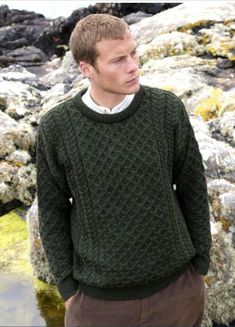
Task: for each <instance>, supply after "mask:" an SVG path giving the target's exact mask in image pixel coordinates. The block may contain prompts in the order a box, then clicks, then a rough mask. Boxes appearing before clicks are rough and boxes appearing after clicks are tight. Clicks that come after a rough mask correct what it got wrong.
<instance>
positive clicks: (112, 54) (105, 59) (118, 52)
mask: <svg viewBox="0 0 235 327" xmlns="http://www.w3.org/2000/svg"><path fill="white" fill-rule="evenodd" d="M96 50H97V54H98V56H97V59H96V63H95V65H94V66H91V65H90V71H89V76H88V75H87V77H89V79H90V83H91V91H92V93H93V94H95V95H98V98H99V97H102V96H103V97H105V96H108V97H110V95H115V96H116V98H117V97H120V100H121V99H122V98H123V96H124V95H127V94H132V93H136V92H137V91H138V90H139V58H138V55H137V53H136V42H135V40H134V38H133V36H132V35H131V33H130V32H129V31H126V33H125V35H124V37H123V39H117V40H113V39H110V40H109V39H108V40H106V39H103V40H101V41H100V42H98V43H97V44H96Z"/></svg>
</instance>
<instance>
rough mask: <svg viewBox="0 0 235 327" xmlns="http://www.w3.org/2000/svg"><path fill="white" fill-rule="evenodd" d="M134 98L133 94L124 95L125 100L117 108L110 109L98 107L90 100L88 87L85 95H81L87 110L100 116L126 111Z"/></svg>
mask: <svg viewBox="0 0 235 327" xmlns="http://www.w3.org/2000/svg"><path fill="white" fill-rule="evenodd" d="M134 96H135V94H128V95H126V96H125V98H124V99H123V100H122V102H120V103H119V104H118V105H117V106H115V107H113V108H112V109H110V108H107V107H103V106H99V105H98V104H96V103H95V102H94V101H93V99H92V98H91V94H90V87H89V88H88V89H87V91H86V93H85V94H83V96H82V101H83V102H84V103H85V105H86V106H87V107H88V108H90V109H92V110H94V111H96V112H98V113H100V114H116V113H117V112H121V111H123V110H124V109H126V108H127V107H128V106H129V105H130V103H131V102H132V100H133V99H134Z"/></svg>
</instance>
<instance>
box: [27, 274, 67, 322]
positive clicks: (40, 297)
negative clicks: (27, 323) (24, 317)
mask: <svg viewBox="0 0 235 327" xmlns="http://www.w3.org/2000/svg"><path fill="white" fill-rule="evenodd" d="M33 281H34V288H35V292H36V299H37V303H38V309H39V310H40V314H41V317H43V318H44V319H45V321H46V324H47V326H63V322H64V314H65V306H64V302H63V300H62V299H61V297H60V295H59V292H58V291H57V288H56V287H55V286H52V285H49V284H46V283H44V282H42V281H40V280H38V279H36V278H34V279H33Z"/></svg>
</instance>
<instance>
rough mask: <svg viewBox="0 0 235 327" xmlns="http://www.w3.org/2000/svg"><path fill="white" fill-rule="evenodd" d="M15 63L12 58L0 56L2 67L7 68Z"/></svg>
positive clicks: (0, 65)
mask: <svg viewBox="0 0 235 327" xmlns="http://www.w3.org/2000/svg"><path fill="white" fill-rule="evenodd" d="M14 63H15V59H14V58H12V57H10V56H4V55H2V56H0V67H6V66H9V65H11V64H14Z"/></svg>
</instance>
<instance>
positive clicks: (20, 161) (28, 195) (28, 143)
mask: <svg viewBox="0 0 235 327" xmlns="http://www.w3.org/2000/svg"><path fill="white" fill-rule="evenodd" d="M35 143H36V135H35V131H34V130H33V129H32V128H31V127H30V126H29V125H27V124H24V123H18V122H16V121H15V120H14V119H12V118H10V117H9V116H8V115H7V114H5V113H3V112H1V111H0V180H1V183H0V201H1V203H3V204H5V203H7V202H11V201H14V200H20V201H21V202H22V203H25V204H26V205H30V204H31V203H32V201H33V198H34V196H35V188H36V170H35V165H34V164H32V163H29V162H30V161H31V156H30V154H29V152H35ZM28 163H29V164H28ZM25 164H28V165H27V166H25Z"/></svg>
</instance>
